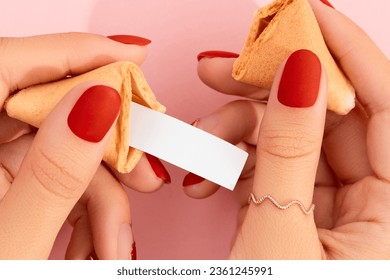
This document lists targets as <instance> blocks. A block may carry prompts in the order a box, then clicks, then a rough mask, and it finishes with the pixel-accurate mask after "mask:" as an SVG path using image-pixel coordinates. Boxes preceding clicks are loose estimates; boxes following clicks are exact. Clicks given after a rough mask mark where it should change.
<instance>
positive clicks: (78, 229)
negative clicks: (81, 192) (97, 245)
mask: <svg viewBox="0 0 390 280" xmlns="http://www.w3.org/2000/svg"><path fill="white" fill-rule="evenodd" d="M68 221H69V223H70V224H71V226H72V227H73V230H72V235H71V237H70V241H69V244H68V247H67V249H66V253H65V259H66V260H89V259H91V258H94V259H97V256H96V254H95V251H94V247H93V241H92V232H91V225H90V222H89V218H88V211H87V208H86V206H85V205H84V204H82V203H80V202H78V203H77V204H76V205H75V207H74V208H73V209H72V212H71V213H70V214H69V217H68Z"/></svg>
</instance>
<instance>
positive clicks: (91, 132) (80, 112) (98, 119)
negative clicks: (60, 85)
mask: <svg viewBox="0 0 390 280" xmlns="http://www.w3.org/2000/svg"><path fill="white" fill-rule="evenodd" d="M120 107H121V98H120V96H119V94H118V92H117V91H116V90H115V89H113V88H111V87H107V86H93V87H91V88H89V89H87V90H86V91H85V92H84V93H83V94H82V95H81V96H80V98H79V99H78V100H77V102H76V104H75V105H74V107H73V109H72V111H71V112H70V113H69V116H68V126H69V128H70V129H71V130H72V132H73V133H74V134H75V135H76V136H78V137H80V138H81V139H84V140H86V141H89V142H95V143H96V142H100V140H102V139H103V137H104V136H105V135H106V134H107V132H108V130H109V129H110V128H111V126H112V124H113V123H114V121H115V119H116V117H117V116H118V113H119V110H120Z"/></svg>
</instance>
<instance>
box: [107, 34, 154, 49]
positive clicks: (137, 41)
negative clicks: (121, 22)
mask: <svg viewBox="0 0 390 280" xmlns="http://www.w3.org/2000/svg"><path fill="white" fill-rule="evenodd" d="M107 38H109V39H111V40H114V41H116V42H119V43H122V44H126V45H139V46H146V45H149V44H150V43H151V42H152V41H150V40H149V39H146V38H143V37H139V36H134V35H111V36H107Z"/></svg>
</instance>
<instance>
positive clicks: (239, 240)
mask: <svg viewBox="0 0 390 280" xmlns="http://www.w3.org/2000/svg"><path fill="white" fill-rule="evenodd" d="M310 3H311V5H312V8H313V10H314V12H315V15H316V17H317V20H318V22H319V24H320V27H321V30H322V33H323V35H324V38H325V40H326V43H327V45H328V47H329V49H330V51H331V53H332V54H333V56H334V58H335V59H336V60H337V62H338V63H339V65H340V66H341V67H342V69H343V70H344V72H345V73H346V74H347V76H348V77H349V78H350V80H351V81H352V83H353V85H354V87H355V89H356V92H357V101H358V105H357V106H356V108H355V109H354V110H353V111H352V112H350V113H349V114H348V115H346V116H338V115H335V114H333V113H331V112H328V113H327V114H326V118H325V108H326V73H325V71H324V69H322V70H321V71H320V72H319V71H318V66H316V64H317V63H316V62H315V58H313V55H312V54H309V53H307V52H306V53H304V54H302V53H301V54H300V56H301V59H302V60H296V59H294V57H295V58H296V56H297V53H294V54H293V55H292V56H290V58H289V60H288V62H285V63H283V65H281V67H280V69H279V72H278V74H277V75H276V78H275V81H274V85H273V88H272V90H271V91H270V95H269V101H268V104H267V106H265V104H263V103H262V102H260V101H236V102H234V103H231V104H228V105H226V106H224V107H222V108H221V109H220V110H218V111H217V112H216V113H214V114H212V115H210V116H207V117H205V118H201V119H199V120H198V122H197V126H198V127H200V128H202V129H204V130H207V131H210V132H212V133H214V134H216V135H218V136H220V137H223V138H225V139H227V140H229V141H230V142H232V143H234V144H238V145H239V146H241V147H243V148H244V149H246V150H247V151H249V152H250V157H249V160H248V162H247V164H246V167H245V168H244V171H243V173H242V178H241V180H240V181H239V183H238V185H237V187H236V190H235V192H236V193H237V194H238V199H239V202H240V203H241V206H242V208H241V211H240V214H239V217H238V218H239V223H238V224H239V227H238V229H237V235H236V238H235V241H234V245H233V248H232V252H231V258H234V259H235V258H238V259H247V258H252V259H257V258H265V259H298V258H299V259H312V258H313V259H320V258H330V259H350V258H353V259H387V258H390V255H389V251H390V242H389V239H388V237H387V236H388V235H389V234H390V215H389V212H390V211H389V210H390V206H389V205H390V150H389V145H388V143H387V142H388V141H387V139H388V138H389V137H390V130H389V128H388V126H389V115H390V103H389V100H390V99H389V94H390V83H389V80H388V77H389V75H390V63H389V60H388V59H387V58H386V56H385V55H384V54H383V53H382V52H381V51H380V50H379V49H378V47H377V46H376V45H375V44H374V43H373V42H372V41H371V40H370V39H369V38H368V36H367V35H366V34H365V33H364V32H363V31H362V30H361V29H360V28H359V27H357V26H356V25H355V24H354V23H352V22H351V21H350V20H349V19H347V18H346V17H345V16H343V15H342V14H340V13H339V12H337V11H336V10H334V9H332V8H330V7H328V6H326V5H324V4H322V3H321V2H320V1H318V0H312V1H310ZM297 61H301V62H297ZM233 62H234V59H232V58H212V59H209V58H203V59H201V60H200V63H199V68H198V71H199V75H200V77H201V79H202V80H203V81H205V82H206V84H208V85H209V86H211V87H213V88H215V89H218V90H220V91H223V92H227V93H230V94H237V95H241V96H244V97H250V98H254V99H258V100H260V99H263V98H264V97H267V93H266V92H264V91H263V90H260V89H257V88H255V87H251V86H248V85H243V84H241V83H238V82H235V81H234V80H232V78H231V75H230V74H229V73H231V69H232V64H233ZM210 69H213V71H214V72H217V74H216V75H212V74H211V71H210ZM316 69H317V70H316ZM300 71H303V72H304V75H310V77H311V78H310V79H309V78H307V77H302V76H300V75H299V73H300ZM314 73H316V74H315V75H314ZM293 80H294V81H300V83H293V82H292V81H293ZM315 81H317V82H318V84H317V82H315ZM307 83H308V84H309V85H311V88H310V89H306V90H304V93H305V96H306V97H305V98H303V99H302V98H298V97H297V96H295V95H294V92H296V90H297V89H298V88H300V87H301V86H302V85H303V84H307ZM309 93H310V94H309ZM308 96H311V97H312V98H313V99H312V100H314V102H310V103H307V100H308V99H307V97H308ZM314 96H315V97H316V98H314ZM297 106H298V107H297ZM189 177H191V180H188V179H187V182H188V181H190V182H195V184H192V185H189V186H187V187H186V188H185V192H186V193H187V194H189V195H190V196H193V197H206V196H208V195H210V194H211V193H213V192H215V191H216V189H217V186H215V185H213V184H212V183H210V182H207V181H202V179H201V178H198V180H194V176H193V175H189ZM250 193H253V194H254V195H255V197H256V198H257V199H260V198H262V197H263V196H265V195H271V196H272V197H273V198H274V199H275V200H276V202H277V204H280V205H285V204H288V203H289V202H292V201H293V200H295V199H296V200H299V201H300V202H301V203H302V205H303V206H304V207H305V208H306V209H309V208H310V206H311V204H312V203H313V204H315V206H316V207H315V211H314V215H313V214H311V213H307V214H308V215H306V214H305V213H304V211H302V209H301V208H300V207H298V205H295V204H294V205H292V206H291V207H290V208H288V209H287V210H281V209H279V208H278V207H277V206H275V205H274V204H273V203H272V202H271V201H270V200H269V199H265V200H264V202H263V203H261V204H259V205H255V203H253V201H252V202H251V203H250V205H249V206H248V197H249V195H250Z"/></svg>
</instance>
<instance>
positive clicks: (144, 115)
mask: <svg viewBox="0 0 390 280" xmlns="http://www.w3.org/2000/svg"><path fill="white" fill-rule="evenodd" d="M129 146H131V147H133V148H136V149H139V150H141V151H144V152H146V153H149V154H151V155H154V156H156V157H158V158H160V159H162V160H165V161H167V162H169V163H171V164H173V165H176V166H178V167H180V168H183V169H185V170H187V171H189V172H192V173H194V174H197V175H199V176H201V177H203V178H205V179H207V180H209V181H212V182H214V183H216V184H218V185H220V186H223V187H225V188H227V189H229V190H233V189H234V187H235V185H236V183H237V180H238V178H239V176H240V174H241V171H242V169H243V167H244V164H245V162H246V159H247V157H248V154H247V153H246V152H245V151H243V150H241V149H239V148H237V147H236V146H234V145H232V144H230V143H228V142H226V141H224V140H222V139H220V138H218V137H215V136H214V135H211V134H209V133H207V132H205V131H203V130H200V129H198V128H196V127H193V126H191V125H189V124H187V123H185V122H182V121H179V120H177V119H175V118H173V117H171V116H168V115H166V114H162V113H159V112H157V111H154V110H152V109H149V108H146V107H144V106H141V105H139V104H137V103H134V102H132V104H131V114H130V143H129Z"/></svg>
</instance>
